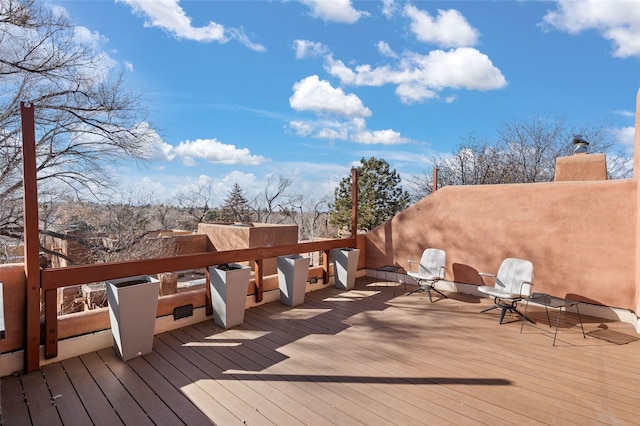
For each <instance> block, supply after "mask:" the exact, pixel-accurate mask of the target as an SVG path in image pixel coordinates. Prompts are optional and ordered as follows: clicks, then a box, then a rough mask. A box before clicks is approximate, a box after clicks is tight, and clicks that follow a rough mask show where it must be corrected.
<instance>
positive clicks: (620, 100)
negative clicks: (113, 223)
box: [51, 0, 640, 205]
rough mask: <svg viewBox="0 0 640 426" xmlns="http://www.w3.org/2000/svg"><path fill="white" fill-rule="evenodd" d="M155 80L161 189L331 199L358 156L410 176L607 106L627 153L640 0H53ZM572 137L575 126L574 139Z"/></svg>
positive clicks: (113, 56)
mask: <svg viewBox="0 0 640 426" xmlns="http://www.w3.org/2000/svg"><path fill="white" fill-rule="evenodd" d="M51 3H52V4H55V5H57V6H61V7H63V8H64V9H66V11H67V13H68V14H69V16H70V17H71V19H72V20H73V22H75V24H76V25H78V34H79V35H82V36H83V37H84V38H86V39H90V40H91V41H92V42H94V43H97V44H98V45H99V46H100V48H101V49H102V50H103V51H104V52H105V54H106V55H108V57H109V58H110V60H111V61H110V63H111V64H112V66H113V67H114V70H117V69H122V70H125V73H126V78H127V82H128V84H129V85H130V86H131V87H133V88H135V89H136V90H142V91H143V92H144V93H145V98H146V101H147V103H148V105H149V116H148V123H149V125H150V126H152V127H153V128H154V129H155V130H156V132H157V134H158V137H157V141H156V147H155V149H154V150H153V152H151V153H150V155H149V158H150V159H149V161H148V162H145V163H143V164H133V163H127V164H124V165H122V167H120V168H118V169H117V170H116V173H117V174H118V175H120V178H121V187H122V188H128V187H135V188H136V190H140V191H146V192H148V193H150V194H153V196H154V197H155V198H156V199H157V200H159V201H172V199H173V198H174V195H175V194H177V193H179V192H189V191H195V190H196V188H198V187H203V186H210V187H211V188H213V204H214V205H216V204H219V203H221V202H222V200H223V199H224V198H225V197H226V196H227V194H228V192H229V190H230V189H231V187H232V185H233V184H234V183H238V184H239V185H240V186H241V187H242V188H243V189H244V190H245V194H246V195H247V197H248V198H252V197H253V196H254V195H255V194H256V193H257V192H259V191H262V190H264V187H265V185H266V182H267V180H268V179H269V176H282V177H285V178H289V179H292V180H293V182H294V185H293V186H292V187H291V190H292V191H294V192H300V193H306V194H307V195H308V196H310V197H311V198H315V199H320V198H321V197H323V196H332V194H333V189H334V188H335V187H336V186H337V184H338V182H339V181H340V179H342V178H343V177H345V176H347V175H348V174H349V170H350V168H351V166H352V165H353V164H355V163H358V162H359V160H360V158H362V157H367V158H368V157H371V156H374V157H377V158H383V159H385V160H386V161H387V162H388V163H389V164H390V165H391V167H392V168H394V169H396V170H397V171H398V172H399V173H400V174H401V176H402V177H403V178H404V179H407V178H409V177H410V176H412V175H415V174H418V175H421V174H424V173H425V172H428V173H430V170H431V164H430V163H429V158H432V157H434V156H438V155H444V154H449V153H451V152H453V151H454V150H455V149H456V148H457V147H458V145H459V144H460V143H461V142H463V140H465V139H467V138H468V137H469V136H470V135H471V134H474V135H475V136H477V137H479V138H482V139H485V138H486V139H492V138H494V137H495V135H496V132H497V130H498V129H499V127H500V126H501V125H502V124H504V123H506V122H513V121H514V120H527V119H530V118H533V117H544V116H556V115H560V116H564V117H565V118H566V121H567V124H568V125H575V126H579V125H581V124H586V123H588V122H592V121H598V122H599V121H603V120H606V121H608V122H610V123H613V124H612V125H613V126H615V127H614V128H613V130H614V131H615V132H616V133H617V134H618V135H619V143H620V146H621V147H622V148H625V149H627V150H629V151H630V150H632V141H633V131H634V114H635V112H634V111H635V97H636V93H637V91H638V88H639V87H640V66H639V62H638V59H639V57H640V1H637V0H634V1H631V0H627V1H615V0H602V1H596V0H571V1H564V0H562V1H548V2H543V1H449V2H439V1H418V0H414V1H396V0H368V1H354V0H351V1H349V0H300V1H297V0H270V1H267V0H254V1H240V0H216V1H203V0H201V1H178V0H153V1H150V0H116V1H115V2H114V1H106V0H103V1H80V0H57V1H56V0H51ZM567 143H569V141H567Z"/></svg>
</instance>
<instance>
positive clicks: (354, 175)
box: [351, 167, 358, 238]
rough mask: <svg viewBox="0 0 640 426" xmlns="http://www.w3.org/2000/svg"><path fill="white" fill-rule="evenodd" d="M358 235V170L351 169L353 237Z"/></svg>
mask: <svg viewBox="0 0 640 426" xmlns="http://www.w3.org/2000/svg"><path fill="white" fill-rule="evenodd" d="M356 235H358V169H356V168H355V167H353V168H352V169H351V237H352V238H355V237H356Z"/></svg>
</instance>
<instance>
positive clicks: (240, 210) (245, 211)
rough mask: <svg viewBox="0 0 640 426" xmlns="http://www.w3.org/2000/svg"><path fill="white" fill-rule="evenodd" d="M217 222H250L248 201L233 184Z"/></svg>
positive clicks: (236, 185)
mask: <svg viewBox="0 0 640 426" xmlns="http://www.w3.org/2000/svg"><path fill="white" fill-rule="evenodd" d="M218 220H219V221H221V222H250V221H251V209H250V208H249V201H248V200H247V199H246V198H245V196H244V191H243V190H242V188H241V187H240V185H238V184H237V183H235V184H234V185H233V188H232V189H231V191H229V195H228V196H227V198H226V199H225V200H224V204H223V205H222V207H221V208H220V212H219V214H218Z"/></svg>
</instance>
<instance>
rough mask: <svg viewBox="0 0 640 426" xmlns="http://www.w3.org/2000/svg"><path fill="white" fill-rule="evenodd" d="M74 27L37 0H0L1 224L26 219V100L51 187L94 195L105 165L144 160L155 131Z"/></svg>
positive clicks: (40, 164)
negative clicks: (23, 200)
mask: <svg viewBox="0 0 640 426" xmlns="http://www.w3.org/2000/svg"><path fill="white" fill-rule="evenodd" d="M74 30H75V28H74V26H73V24H72V23H71V22H70V21H69V19H68V18H67V16H66V15H65V14H63V13H60V12H59V10H58V9H50V8H49V7H48V5H46V4H45V3H44V2H41V1H40V0H3V1H0V84H1V85H2V91H1V93H0V206H1V207H0V229H3V228H10V227H12V226H21V221H22V211H21V209H22V205H21V197H22V163H21V161H22V155H21V140H20V134H21V117H20V103H21V101H28V102H29V103H30V104H31V105H32V106H33V107H34V115H35V128H36V129H35V130H36V152H37V176H38V181H39V182H41V183H42V182H49V185H50V186H51V187H53V186H54V184H56V185H59V184H63V185H64V186H66V188H67V190H68V189H69V188H70V189H71V190H72V191H73V192H76V193H82V192H86V193H97V192H99V191H100V189H101V188H104V187H105V185H106V184H108V183H109V182H110V174H109V173H108V167H106V166H108V165H109V164H111V163H113V162H115V161H118V160H120V159H122V158H145V156H146V155H147V153H148V148H149V145H150V143H151V142H152V140H153V138H154V137H157V135H156V134H155V132H153V131H152V130H151V128H150V127H149V125H147V124H146V123H145V122H144V121H143V112H144V108H143V105H142V103H141V99H140V97H139V96H138V95H135V94H133V93H132V92H130V91H128V90H127V89H126V88H125V86H124V80H123V78H122V74H121V73H117V72H116V73H115V74H113V73H112V68H113V64H112V63H111V61H110V60H109V58H108V57H107V56H106V55H104V54H103V53H102V52H100V51H98V50H96V49H94V47H92V46H91V45H90V44H88V43H84V42H82V41H80V40H79V39H78V38H77V36H76V34H75V31H74ZM3 234H4V235H6V233H4V232H3Z"/></svg>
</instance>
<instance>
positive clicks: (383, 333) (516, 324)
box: [1, 278, 640, 426]
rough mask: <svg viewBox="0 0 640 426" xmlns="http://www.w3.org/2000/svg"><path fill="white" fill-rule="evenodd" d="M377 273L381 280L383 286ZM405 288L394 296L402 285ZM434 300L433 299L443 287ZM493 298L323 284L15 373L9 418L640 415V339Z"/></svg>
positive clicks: (595, 419) (417, 421)
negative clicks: (491, 304) (238, 318)
mask: <svg viewBox="0 0 640 426" xmlns="http://www.w3.org/2000/svg"><path fill="white" fill-rule="evenodd" d="M376 284H377V286H376ZM394 292H395V295H394ZM435 299H436V298H434V300H435ZM486 306H488V300H486V299H478V298H475V297H472V296H468V295H460V294H450V298H448V299H442V300H437V301H435V302H434V303H429V301H428V298H427V297H426V295H425V294H423V293H417V294H414V295H411V296H406V295H404V288H403V287H402V285H400V286H399V287H395V286H394V285H393V284H391V283H384V282H376V281H375V280H373V279H371V278H362V279H359V280H358V282H357V285H356V289H355V290H352V291H349V292H343V291H340V290H337V289H335V288H329V289H324V290H320V291H316V292H313V293H309V294H307V296H306V300H305V303H304V305H301V306H299V307H296V308H289V307H286V306H283V305H281V304H279V303H270V304H267V305H263V306H260V307H257V308H252V309H249V310H247V312H246V317H245V323H244V325H243V326H241V327H237V328H235V329H232V330H227V331H224V330H221V329H220V328H218V327H216V326H215V325H214V324H213V320H210V321H206V322H203V323H200V324H197V325H195V326H191V327H186V328H184V329H180V330H175V331H172V332H167V333H163V334H161V335H158V336H156V340H155V341H154V350H153V353H151V354H149V355H146V356H144V357H140V358H136V359H134V360H131V361H129V362H127V363H123V362H122V361H120V360H119V359H118V358H117V357H116V356H115V353H114V350H113V349H111V348H109V349H105V350H101V351H99V352H93V353H89V354H86V355H83V356H80V357H77V358H72V359H69V360H66V361H62V362H59V363H55V364H51V365H48V366H45V367H43V369H42V370H41V371H38V372H35V373H31V374H29V375H24V376H8V377H3V378H2V380H1V387H2V388H1V391H2V393H1V397H2V420H3V424H6V425H11V426H13V425H23V424H26V425H28V424H34V425H47V426H49V425H55V424H65V425H84V424H97V425H100V424H105V425H116V424H127V425H136V426H137V425H145V424H162V425H177V424H187V425H200V424H211V423H215V424H219V425H233V424H249V425H269V424H273V425H298V424H308V425H330V424H333V425H335V424H338V425H354V424H363V425H384V424H397V425H424V424H428V425H438V424H462V425H470V424H491V425H496V424H507V423H513V424H561V425H568V424H579V425H587V424H611V425H631V424H640V367H639V366H640V341H638V337H640V336H638V335H637V334H636V333H634V331H633V329H632V327H630V326H629V325H627V324H621V323H609V322H605V321H603V320H599V319H594V318H583V319H584V322H585V329H586V332H587V338H586V339H584V338H583V337H582V334H581V332H580V330H579V328H577V327H575V324H576V317H574V316H572V315H568V316H567V319H568V320H569V323H568V324H563V325H561V328H560V331H559V333H558V341H557V342H556V346H555V347H553V346H552V345H551V343H552V338H553V336H552V335H550V334H548V333H547V332H546V331H548V330H549V327H548V325H546V315H545V314H544V311H543V310H541V309H539V308H536V309H533V310H532V309H530V313H532V317H533V318H534V319H536V320H539V322H538V326H541V327H543V329H544V331H542V330H540V329H537V328H534V327H528V326H525V328H524V330H523V332H522V334H521V333H520V326H521V323H520V321H515V319H514V318H509V317H507V318H506V319H505V322H506V321H507V320H508V321H512V322H509V323H505V324H503V325H499V324H498V315H499V312H498V311H495V310H494V311H491V312H488V313H485V314H480V313H479V312H480V310H481V309H482V308H483V307H486Z"/></svg>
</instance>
